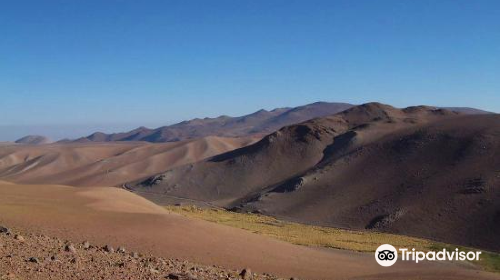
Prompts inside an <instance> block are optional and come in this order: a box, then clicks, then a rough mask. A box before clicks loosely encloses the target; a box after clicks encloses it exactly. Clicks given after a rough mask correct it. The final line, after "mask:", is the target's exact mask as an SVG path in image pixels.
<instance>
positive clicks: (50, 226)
mask: <svg viewBox="0 0 500 280" xmlns="http://www.w3.org/2000/svg"><path fill="white" fill-rule="evenodd" d="M130 205H135V206H134V207H133V208H130ZM0 223H1V224H4V225H10V226H12V227H19V228H23V229H25V230H28V231H30V232H35V233H37V232H38V233H43V234H47V235H49V236H57V237H60V238H68V239H71V240H74V241H75V242H77V241H83V240H86V239H90V241H91V242H92V243H93V244H112V245H114V246H118V245H125V246H126V247H127V248H129V249H130V250H136V251H140V252H151V253H154V254H155V255H158V256H164V257H169V258H170V257H172V258H181V259H187V260H191V261H195V262H198V263H202V264H209V265H212V264H218V265H222V266H225V267H229V268H235V269H241V268H242V267H251V268H252V269H254V270H255V271H258V272H269V273H273V274H275V275H280V276H284V277H290V276H295V277H300V278H304V279H348V278H360V279H369V278H376V275H383V277H384V279H401V278H402V277H403V278H404V279H423V278H422V276H425V279H471V278H474V279H498V276H497V275H495V274H490V273H485V272H481V271H477V270H473V269H467V268H463V267H460V266H457V265H455V264H452V263H432V264H431V263H420V264H418V265H416V264H409V263H397V264H396V265H395V266H393V267H391V269H390V270H387V269H386V268H382V267H380V266H378V265H377V264H376V262H375V261H374V260H373V256H372V254H361V253H354V252H344V251H335V250H316V249H312V248H307V247H301V246H295V245H291V244H288V243H284V242H279V241H276V240H273V239H270V238H266V237H263V236H258V235H255V234H252V233H249V232H246V231H243V230H238V229H234V228H228V227H224V226H220V225H216V224H212V223H208V222H204V221H200V220H194V219H188V218H185V217H182V216H179V215H173V214H170V213H168V212H166V211H163V210H162V209H159V208H158V207H157V206H156V205H154V204H152V203H151V202H149V201H147V200H144V199H142V198H139V197H137V196H135V195H134V194H131V193H128V192H127V191H125V190H122V189H117V188H75V187H66V186H57V185H17V184H4V183H0Z"/></svg>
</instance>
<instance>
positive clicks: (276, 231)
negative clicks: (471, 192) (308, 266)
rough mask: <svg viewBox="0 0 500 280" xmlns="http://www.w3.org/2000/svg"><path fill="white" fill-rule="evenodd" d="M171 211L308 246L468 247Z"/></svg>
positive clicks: (493, 258)
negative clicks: (389, 245)
mask: <svg viewBox="0 0 500 280" xmlns="http://www.w3.org/2000/svg"><path fill="white" fill-rule="evenodd" d="M165 208H166V209H167V210H169V211H172V212H175V213H179V214H182V215H184V216H188V217H193V218H198V219H202V220H206V221H210V222H214V223H218V224H223V225H227V226H232V227H236V228H240V229H245V230H249V231H251V232H254V233H258V234H262V235H266V236H270V237H273V238H276V239H279V240H283V241H286V242H290V243H293V244H297V245H304V246H318V247H327V248H335V249H344V250H352V251H358V252H374V251H375V250H376V249H377V247H378V246H380V245H381V244H386V243H387V244H391V245H393V246H395V247H407V248H408V247H409V248H415V249H417V250H422V251H430V250H440V249H441V250H442V249H443V248H446V249H449V250H455V248H459V249H463V250H468V248H465V247H457V246H453V245H449V244H444V243H438V242H434V241H430V240H426V239H422V238H415V237H409V236H404V235H396V234H389V233H379V232H371V231H352V230H345V229H338V228H331V227H320V226H311V225H304V224H299V223H293V222H286V221H281V220H278V219H275V218H273V217H269V216H264V215H259V214H251V213H235V212H231V211H226V210H223V209H205V208H199V207H196V206H165ZM477 265H479V266H481V267H482V268H484V269H485V270H488V271H495V272H500V255H499V254H496V253H490V252H485V251H483V253H482V255H481V260H480V261H479V262H478V263H477Z"/></svg>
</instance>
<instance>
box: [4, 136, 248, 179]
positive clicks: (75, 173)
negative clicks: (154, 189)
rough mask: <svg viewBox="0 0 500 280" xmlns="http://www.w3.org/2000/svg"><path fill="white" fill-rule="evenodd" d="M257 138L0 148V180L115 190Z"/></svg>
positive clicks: (8, 146)
mask: <svg viewBox="0 0 500 280" xmlns="http://www.w3.org/2000/svg"><path fill="white" fill-rule="evenodd" d="M255 140H257V138H252V137H249V138H222V137H205V138H200V139H194V140H187V141H181V142H174V143H159V144H153V143H144V142H125V143H124V142H120V143H71V144H70V143H68V144H60V143H59V144H58V143H56V144H50V145H16V144H3V145H2V146H1V149H0V179H2V180H5V181H12V182H20V183H30V184H43V183H55V184H65V185H72V186H118V185H121V184H123V183H125V182H128V181H133V180H137V179H140V178H144V177H148V176H151V175H153V174H156V173H159V172H161V171H163V170H165V169H168V168H172V167H175V166H179V165H184V164H188V163H192V162H196V161H199V160H202V159H205V158H207V157H211V156H214V155H216V154H220V153H223V152H227V151H230V150H233V149H236V148H240V147H242V146H245V145H248V144H250V143H252V142H254V141H255Z"/></svg>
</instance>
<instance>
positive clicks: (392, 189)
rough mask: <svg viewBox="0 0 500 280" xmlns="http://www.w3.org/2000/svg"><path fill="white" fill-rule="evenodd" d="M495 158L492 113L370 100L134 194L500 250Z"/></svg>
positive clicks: (498, 129) (499, 144)
mask: <svg viewBox="0 0 500 280" xmlns="http://www.w3.org/2000/svg"><path fill="white" fill-rule="evenodd" d="M499 152H500V116H499V115H494V114H491V115H462V114H458V113H455V112H452V111H450V110H445V109H436V108H434V107H425V106H418V107H409V108H405V109H396V108H393V107H391V106H387V105H383V104H378V103H369V104H364V105H361V106H356V107H353V108H351V109H348V110H346V111H344V112H341V113H338V114H336V115H332V116H329V117H324V118H318V119H314V120H311V121H307V122H303V123H300V124H297V125H292V126H288V127H284V128H282V129H280V130H279V131H277V132H275V133H272V134H270V135H268V136H266V137H265V138H263V139H262V140H261V141H259V142H257V143H255V144H253V145H250V146H247V147H244V148H241V149H237V150H234V151H231V152H228V153H225V154H221V155H218V156H215V157H213V158H211V159H209V160H205V161H203V162H200V163H197V164H190V165H188V166H183V167H179V168H175V169H172V170H169V171H167V172H165V173H162V174H161V175H158V176H155V177H151V178H149V179H148V180H146V181H143V182H141V183H139V184H136V185H135V186H134V189H135V190H136V191H138V192H139V193H141V194H142V195H144V196H145V197H147V198H150V199H153V200H155V201H157V202H160V203H172V202H174V201H179V200H182V199H180V198H189V199H193V200H199V201H206V202H209V203H212V204H215V205H218V206H223V207H227V208H233V209H235V210H241V211H257V212H261V213H265V214H269V215H273V216H278V217H281V218H287V219H290V220H296V221H300V222H305V223H312V224H321V225H330V226H337V227H346V228H353V229H368V230H380V231H388V232H394V233H400V234H407V235H414V236H421V237H427V238H432V239H437V240H443V241H446V242H450V243H457V244H464V245H472V246H477V247H484V248H488V249H492V250H500V242H498V239H497V236H499V235H500V226H499V225H500V200H499V199H498V198H499V197H500V188H498V186H499V185H500V159H498V157H495V155H498V154H499ZM436 225H439V226H436ZM485 229H487V230H485Z"/></svg>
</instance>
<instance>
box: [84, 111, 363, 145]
mask: <svg viewBox="0 0 500 280" xmlns="http://www.w3.org/2000/svg"><path fill="white" fill-rule="evenodd" d="M352 106H353V105H351V104H346V103H327V102H316V103H312V104H309V105H304V106H299V107H295V108H278V109H274V110H272V111H266V110H259V111H257V112H255V113H252V114H249V115H245V116H241V117H229V116H220V117H217V118H204V119H192V120H189V121H184V122H180V123H177V124H174V125H170V126H163V127H160V128H156V129H149V128H145V127H139V128H137V129H134V130H132V131H129V132H124V133H114V134H105V133H102V132H96V133H94V134H92V135H89V136H87V137H83V138H80V139H77V140H76V142H89V141H91V142H109V141H147V142H173V141H180V140H186V139H192V138H199V137H205V136H221V137H240V136H248V135H253V134H260V135H265V134H268V133H271V132H274V131H276V130H277V129H279V128H281V127H283V126H286V125H291V124H294V123H298V122H302V121H306V120H309V119H313V118H317V117H323V116H327V115H331V114H335V113H338V112H340V111H343V110H346V109H348V108H350V107H352Z"/></svg>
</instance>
